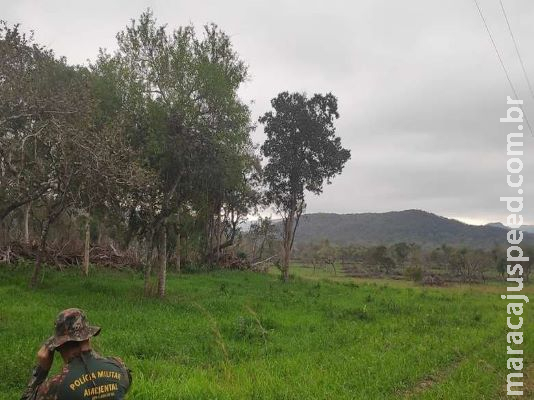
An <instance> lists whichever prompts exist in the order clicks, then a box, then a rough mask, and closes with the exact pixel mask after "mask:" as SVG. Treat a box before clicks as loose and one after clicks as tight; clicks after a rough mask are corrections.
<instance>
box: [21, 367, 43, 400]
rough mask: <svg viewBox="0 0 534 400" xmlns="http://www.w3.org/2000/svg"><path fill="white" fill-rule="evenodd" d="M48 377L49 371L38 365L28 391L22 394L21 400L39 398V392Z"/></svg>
mask: <svg viewBox="0 0 534 400" xmlns="http://www.w3.org/2000/svg"><path fill="white" fill-rule="evenodd" d="M47 376H48V371H46V370H45V369H43V368H42V367H41V366H40V365H37V366H36V367H35V368H34V369H33V373H32V377H31V378H30V382H28V386H27V387H26V390H25V391H24V393H23V394H22V397H21V398H20V400H35V399H36V398H37V392H38V391H39V388H40V387H41V385H42V384H43V382H44V381H45V379H46V377H47Z"/></svg>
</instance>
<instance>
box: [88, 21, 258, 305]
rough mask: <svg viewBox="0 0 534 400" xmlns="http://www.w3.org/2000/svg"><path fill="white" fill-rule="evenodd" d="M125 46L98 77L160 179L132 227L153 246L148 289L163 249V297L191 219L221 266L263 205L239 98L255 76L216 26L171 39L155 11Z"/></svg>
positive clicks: (126, 36) (124, 39)
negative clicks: (257, 205) (245, 219)
mask: <svg viewBox="0 0 534 400" xmlns="http://www.w3.org/2000/svg"><path fill="white" fill-rule="evenodd" d="M117 38H118V45H119V49H118V51H117V52H116V53H115V54H114V55H107V54H105V53H102V54H101V56H100V57H99V60H98V61H97V63H96V64H95V65H94V70H95V71H96V72H97V73H98V74H100V75H101V76H102V77H103V79H104V80H105V81H107V82H109V83H110V86H112V87H114V88H115V89H114V92H116V93H117V95H109V96H108V101H109V103H110V104H111V105H113V106H115V105H117V102H118V103H122V104H120V108H122V109H123V110H125V112H126V114H129V115H130V118H129V120H130V121H131V126H130V140H131V143H132V144H133V145H134V146H136V147H137V148H139V149H140V151H141V153H142V158H143V162H144V165H145V166H146V167H147V168H149V169H150V170H151V171H153V173H154V174H155V175H157V177H158V179H157V180H155V181H154V185H153V187H151V188H150V190H149V191H147V192H146V195H145V196H143V197H141V198H140V199H139V203H138V204H137V205H136V206H135V207H133V208H132V209H131V210H130V216H131V218H130V221H131V224H130V225H131V227H132V231H133V233H135V235H136V236H137V237H138V238H142V239H141V240H143V241H144V242H145V243H147V249H146V250H147V254H148V255H149V256H147V269H146V271H145V272H146V289H147V290H149V289H150V285H149V280H150V275H151V270H150V260H151V259H152V257H151V255H152V254H153V250H154V249H155V248H156V247H157V249H158V253H159V261H160V263H159V265H160V267H159V277H158V278H159V279H158V294H159V295H160V296H164V295H165V275H166V264H167V258H168V254H169V253H168V250H169V246H168V243H167V242H168V241H169V240H170V236H171V234H173V235H176V236H177V238H175V240H174V241H173V243H174V244H176V246H180V245H181V236H182V232H180V227H181V226H182V225H183V224H181V223H180V222H179V221H180V220H182V219H184V217H185V216H184V215H182V214H184V213H186V214H194V215H195V219H196V220H197V222H200V223H199V224H197V225H196V226H198V227H199V229H198V232H200V234H199V235H198V241H197V243H198V246H199V247H200V249H199V253H201V254H202V256H203V257H202V258H203V260H202V261H212V260H214V259H217V258H218V256H219V253H220V251H221V249H222V248H224V247H225V246H228V245H229V244H231V243H232V242H233V240H234V237H235V232H236V227H237V225H238V221H239V218H242V216H243V215H244V214H246V213H247V211H248V209H249V208H250V206H251V204H252V203H253V202H254V201H253V199H254V198H255V196H254V195H253V192H254V188H253V184H252V183H253V181H254V176H255V174H254V170H255V166H256V164H257V162H256V157H255V155H254V149H253V146H252V144H251V140H250V131H251V129H252V124H251V122H250V111H249V109H248V107H247V106H246V105H245V104H244V103H243V102H242V101H241V100H240V99H239V97H238V95H237V91H238V89H239V87H240V85H241V84H242V83H243V82H244V81H245V80H246V79H247V67H246V65H245V64H244V62H243V61H242V60H241V59H240V58H239V56H238V55H237V53H236V52H235V50H234V49H233V47H232V44H231V42H230V38H229V36H228V35H226V34H225V33H224V32H222V31H221V30H220V29H219V28H218V27H217V26H216V25H214V24H210V25H206V26H205V27H204V29H203V32H202V34H200V35H199V34H197V32H196V31H195V29H194V28H193V27H192V26H186V27H180V28H178V29H176V30H174V31H170V30H168V29H167V27H166V26H158V24H157V23H156V20H155V18H154V17H153V15H152V13H151V11H147V12H145V13H143V14H142V15H141V16H140V18H139V19H138V20H133V21H132V22H131V24H130V25H129V26H127V27H126V29H125V30H123V31H122V32H120V33H119V34H118V35H117ZM105 91H106V90H105ZM175 254H181V251H180V249H176V251H175ZM178 263H179V261H178Z"/></svg>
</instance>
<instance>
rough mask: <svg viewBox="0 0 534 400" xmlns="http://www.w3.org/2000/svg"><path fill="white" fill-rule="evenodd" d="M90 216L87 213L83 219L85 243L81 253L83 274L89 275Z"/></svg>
mask: <svg viewBox="0 0 534 400" xmlns="http://www.w3.org/2000/svg"><path fill="white" fill-rule="evenodd" d="M89 220H90V216H89V215H87V218H86V220H85V245H84V253H83V274H84V275H85V276H89V250H90V249H89V247H90V246H91V225H90V223H89Z"/></svg>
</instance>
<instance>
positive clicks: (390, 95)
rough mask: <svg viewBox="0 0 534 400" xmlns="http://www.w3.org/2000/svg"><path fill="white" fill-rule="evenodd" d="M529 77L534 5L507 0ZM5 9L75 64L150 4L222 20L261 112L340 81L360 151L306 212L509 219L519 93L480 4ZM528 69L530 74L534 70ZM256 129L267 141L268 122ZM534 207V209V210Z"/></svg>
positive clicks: (510, 60)
mask: <svg viewBox="0 0 534 400" xmlns="http://www.w3.org/2000/svg"><path fill="white" fill-rule="evenodd" d="M480 4H481V6H482V8H483V10H484V12H485V15H486V17H487V19H488V23H489V24H490V27H491V29H492V31H493V33H494V35H495V39H496V42H497V44H498V46H499V48H500V49H501V50H502V54H503V58H504V60H505V63H506V65H507V66H508V68H509V70H510V73H511V77H512V80H513V82H514V84H515V86H516V87H517V88H518V90H519V92H520V95H521V96H522V97H523V98H524V100H525V101H526V106H525V107H526V110H527V115H529V116H530V120H531V122H532V123H533V124H534V101H533V100H532V99H531V98H529V95H528V92H527V90H526V84H525V82H524V80H523V78H522V75H521V74H522V73H521V69H520V65H519V63H518V60H517V57H516V55H515V51H514V48H513V44H512V42H511V40H510V38H509V36H508V32H507V31H506V25H505V21H504V19H503V17H502V15H501V14H500V12H501V11H500V7H499V3H498V1H496V0H480ZM504 4H505V5H506V7H507V11H508V13H509V18H510V22H511V24H512V27H513V29H514V33H515V35H516V37H517V39H518V40H519V42H520V47H521V50H522V55H523V58H524V61H525V65H526V66H527V69H528V71H529V73H532V72H533V70H534V52H533V51H532V50H531V49H532V47H533V46H532V45H533V39H532V38H533V37H534V25H533V24H532V23H531V22H532V19H533V17H534V3H532V2H530V1H527V0H521V1H514V2H512V1H505V3H504ZM0 5H1V6H2V10H3V11H4V12H3V14H4V15H3V18H4V19H7V20H8V21H9V22H21V23H22V24H23V28H24V29H27V30H29V29H33V30H35V31H36V38H37V40H38V41H39V42H41V43H44V44H46V45H48V46H50V47H52V48H53V49H55V50H56V52H57V54H60V55H65V56H67V57H68V59H69V61H70V62H76V63H83V62H85V60H86V59H88V58H89V59H94V57H95V56H96V54H97V51H98V48H99V47H107V48H109V49H111V50H112V49H113V48H114V47H115V38H114V37H115V34H116V32H117V31H119V30H120V29H122V27H123V26H125V25H126V24H127V23H128V21H129V19H130V18H134V17H137V16H138V15H139V14H140V13H141V12H142V11H143V10H144V9H146V7H151V8H152V9H153V10H154V13H155V15H156V16H157V17H158V19H159V21H160V22H162V23H167V24H168V25H169V27H174V26H179V25H184V24H188V23H189V22H192V23H194V24H195V25H197V26H201V25H202V24H203V23H206V22H211V21H213V22H216V23H217V24H218V25H219V26H220V27H221V28H222V29H224V30H225V31H226V32H227V33H229V34H230V35H231V36H232V40H233V42H234V45H235V47H236V49H237V50H238V52H239V53H240V54H241V55H242V57H243V58H244V59H245V60H246V61H247V63H248V64H249V65H250V72H251V76H252V79H251V80H250V82H248V83H247V84H246V85H245V86H244V87H243V88H242V90H241V94H242V96H243V98H244V99H246V100H247V101H251V100H254V104H253V105H252V109H253V113H254V117H255V118H257V117H258V116H259V115H261V114H262V113H263V112H265V111H266V110H267V109H268V108H269V100H270V99H271V98H272V97H274V96H275V95H276V94H277V93H278V92H279V91H282V90H297V91H306V92H308V93H314V92H325V91H332V92H333V93H334V94H336V95H337V96H338V98H339V102H340V113H341V118H340V120H339V123H338V134H339V135H340V136H341V137H342V139H343V142H344V144H345V145H346V146H348V147H350V148H351V150H352V160H351V161H350V162H349V163H348V165H347V166H346V168H345V171H344V173H343V175H342V176H340V177H338V178H336V179H335V181H334V182H333V184H332V185H329V186H327V187H326V188H325V191H324V193H323V195H322V196H320V197H314V196H310V198H309V205H308V211H309V212H317V211H325V212H328V211H330V212H362V211H388V210H400V209H406V208H420V209H425V210H428V211H432V212H436V213H439V214H442V215H446V216H454V217H459V218H463V219H475V220H480V221H494V220H501V221H504V219H505V216H506V210H505V208H504V204H503V203H500V202H499V200H498V198H499V196H506V195H512V194H513V193H512V191H511V189H509V188H508V187H507V186H506V180H505V179H506V170H505V169H506V155H505V151H506V133H507V132H508V131H509V130H510V129H512V128H511V127H508V126H506V125H504V124H502V123H499V117H501V116H503V115H504V113H505V110H506V104H505V101H506V96H507V95H510V94H511V90H510V89H509V87H508V84H507V82H506V79H505V77H504V74H503V72H502V70H501V68H500V66H499V64H498V61H497V58H496V56H495V54H494V50H493V49H492V47H491V43H490V41H489V38H488V36H487V34H486V32H485V31H484V27H483V25H482V22H481V20H480V17H479V16H478V14H477V10H476V8H475V6H474V4H473V3H472V2H470V1H463V0H462V1H460V0H453V1H447V2H444V1H438V0H432V1H428V0H416V1H409V2H396V1H375V0H366V1H357V2H352V1H348V0H347V1H329V2H324V1H281V0H280V1H269V2H265V1H264V2H260V1H244V0H241V1H233V2H220V1H215V0H212V1H198V2H196V3H192V2H187V1H174V2H166V1H151V2H147V1H113V2H111V1H105V2H104V1H93V2H91V3H89V2H85V3H80V2H70V1H48V2H38V1H28V0H26V1H25V0H21V1H17V2H11V1H6V0H0ZM530 78H531V79H532V80H534V74H531V76H530ZM254 139H255V140H256V141H257V142H261V141H263V139H264V136H263V133H262V131H261V127H260V129H258V130H257V131H256V132H255V133H254ZM525 145H526V147H525V157H524V162H525V170H524V174H525V181H526V183H525V187H524V189H525V194H524V195H525V197H526V212H525V217H526V220H527V221H528V222H530V223H534V220H533V219H532V218H531V217H529V212H528V211H529V210H533V209H534V205H532V204H529V202H528V200H529V199H532V198H534V196H533V195H534V183H533V182H534V165H533V163H532V161H531V160H532V159H533V157H532V156H531V154H532V153H533V152H534V139H533V138H531V137H529V136H528V135H526V137H525ZM531 215H532V212H530V216H531Z"/></svg>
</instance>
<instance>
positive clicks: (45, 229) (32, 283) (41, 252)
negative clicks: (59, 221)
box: [30, 219, 50, 289]
mask: <svg viewBox="0 0 534 400" xmlns="http://www.w3.org/2000/svg"><path fill="white" fill-rule="evenodd" d="M49 228H50V219H47V220H46V221H45V223H44V226H43V230H42V231H41V237H40V240H39V248H38V250H37V257H36V258H35V267H34V269H33V274H32V277H31V280H30V288H32V289H35V288H36V287H37V279H39V274H40V273H41V267H42V260H43V255H44V251H45V247H46V239H47V237H48V230H49Z"/></svg>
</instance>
